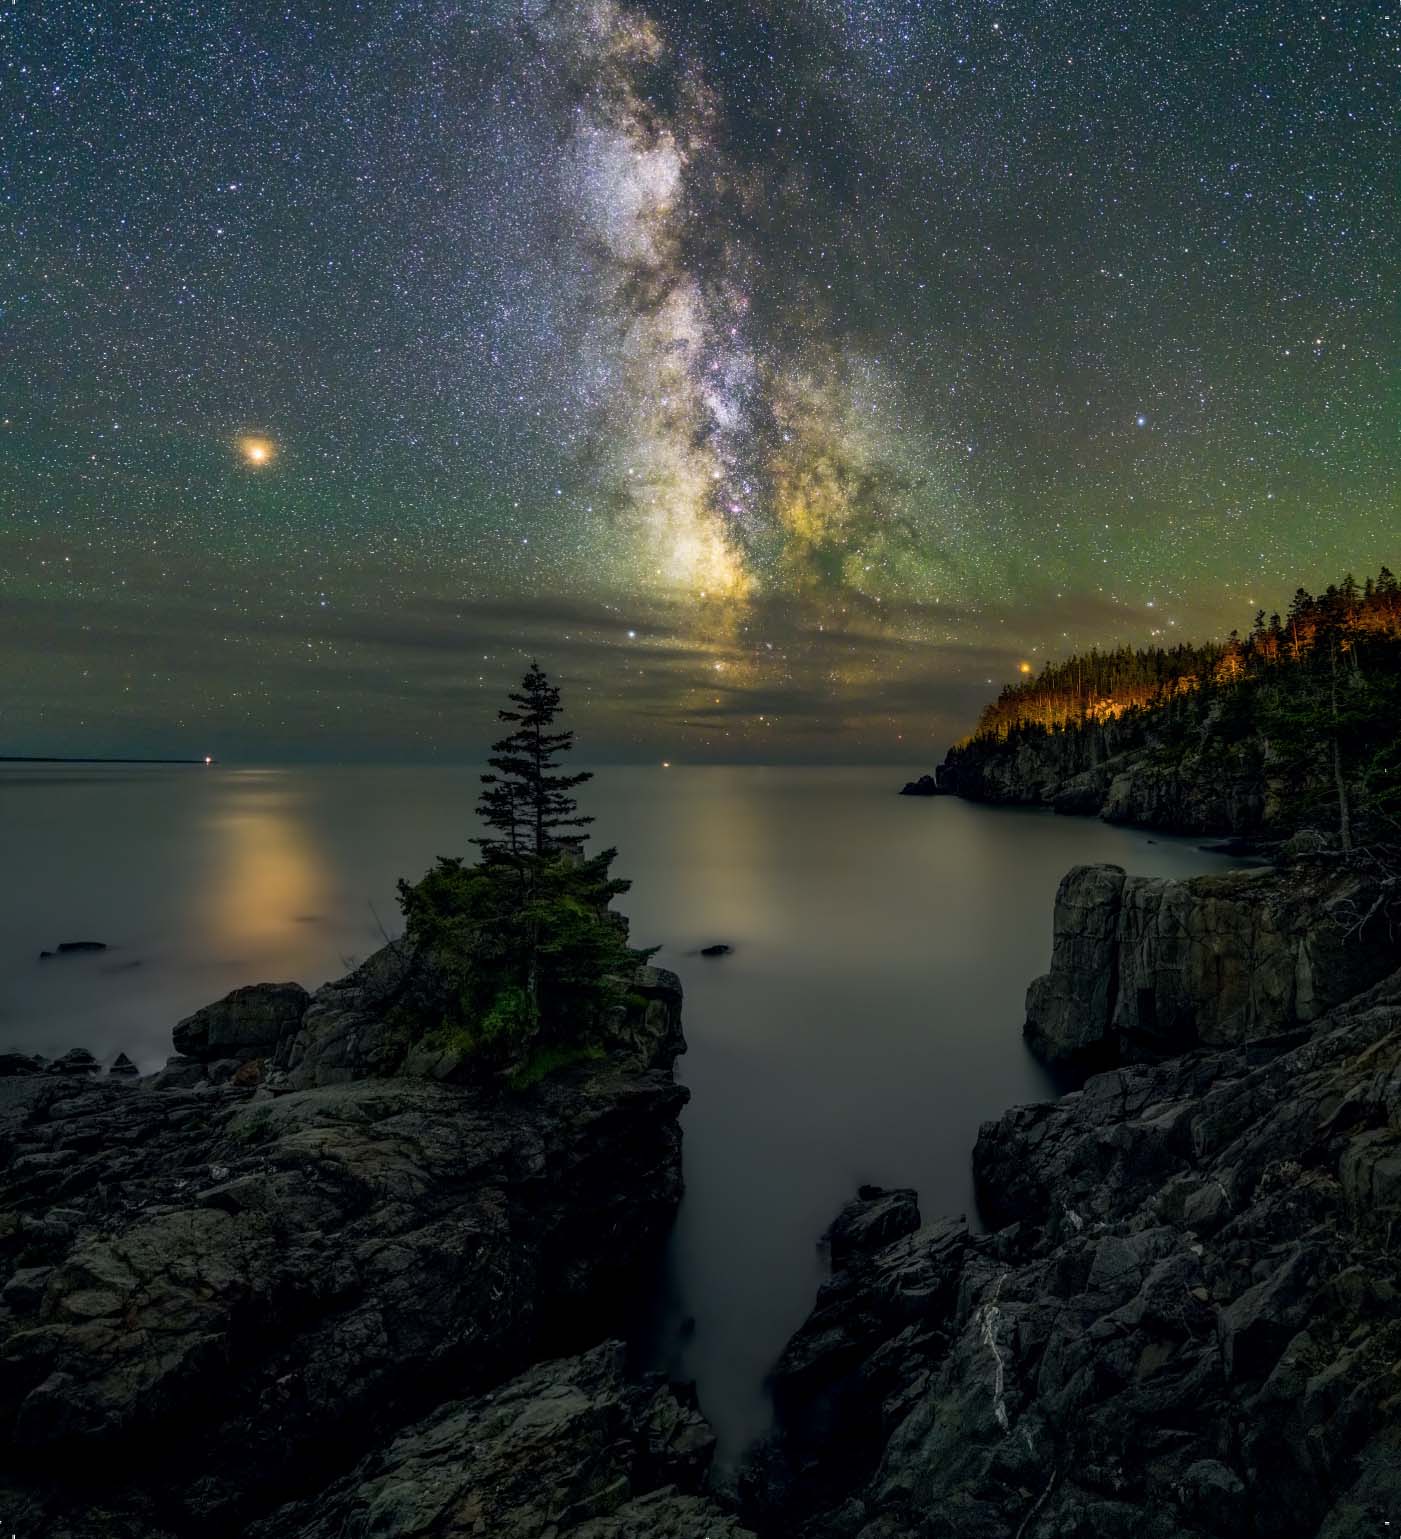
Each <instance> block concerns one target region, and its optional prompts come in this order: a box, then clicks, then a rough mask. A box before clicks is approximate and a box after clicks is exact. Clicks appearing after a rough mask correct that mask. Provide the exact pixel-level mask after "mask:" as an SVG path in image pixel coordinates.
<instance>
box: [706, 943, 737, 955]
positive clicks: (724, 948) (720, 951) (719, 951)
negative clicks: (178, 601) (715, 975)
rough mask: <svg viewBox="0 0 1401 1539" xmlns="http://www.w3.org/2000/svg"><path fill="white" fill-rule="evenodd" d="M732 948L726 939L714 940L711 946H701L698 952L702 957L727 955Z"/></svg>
mask: <svg viewBox="0 0 1401 1539" xmlns="http://www.w3.org/2000/svg"><path fill="white" fill-rule="evenodd" d="M734 949H735V948H734V947H733V946H731V945H730V944H729V943H728V942H727V941H716V942H715V944H714V945H713V946H702V947H701V949H700V954H701V955H702V956H703V957H727V956H729V954H730V953H731V952H732V951H733V950H734Z"/></svg>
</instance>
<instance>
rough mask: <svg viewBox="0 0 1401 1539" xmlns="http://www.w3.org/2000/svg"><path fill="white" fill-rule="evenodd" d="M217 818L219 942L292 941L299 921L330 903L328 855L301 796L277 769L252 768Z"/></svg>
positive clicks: (237, 946) (214, 898)
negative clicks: (310, 827) (312, 833)
mask: <svg viewBox="0 0 1401 1539" xmlns="http://www.w3.org/2000/svg"><path fill="white" fill-rule="evenodd" d="M239 778H240V781H246V784H240V785H239V786H238V788H237V789H236V790H235V791H234V793H233V794H232V795H231V796H230V797H229V798H228V800H227V801H226V802H225V803H224V804H223V805H222V806H221V807H220V810H219V811H218V812H217V813H216V814H215V815H214V816H213V817H212V818H211V819H210V821H209V825H208V826H209V831H210V833H211V835H212V840H213V854H214V875H213V878H212V880H211V882H210V884H209V887H208V889H207V901H206V905H205V916H204V917H205V923H206V925H207V927H208V933H209V935H210V936H211V938H213V939H214V940H215V942H216V944H217V947H218V949H220V950H226V951H227V952H228V954H230V955H241V956H248V955H253V954H256V953H258V952H264V953H266V952H268V951H271V950H276V949H281V948H283V947H285V946H286V945H287V944H288V943H289V941H290V940H291V939H292V936H293V934H294V931H293V926H295V925H296V924H297V922H298V921H299V920H304V919H306V918H307V917H308V916H310V915H313V914H316V913H318V912H319V911H320V910H321V909H323V908H324V907H325V900H326V895H327V889H328V885H329V884H328V880H327V876H328V873H327V867H326V862H325V859H324V857H323V856H322V854H321V852H320V851H318V850H317V848H316V846H315V845H314V844H313V842H312V841H311V839H309V838H308V836H307V828H306V824H305V822H304V820H303V819H302V818H301V817H300V816H299V813H298V808H297V797H296V796H295V795H294V794H293V793H292V792H291V791H290V790H289V789H287V788H286V787H285V786H284V785H283V784H281V783H280V782H281V781H282V780H283V778H284V777H282V776H281V775H280V774H277V773H276V772H258V771H249V772H245V773H244V774H241V775H240V777H239Z"/></svg>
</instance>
